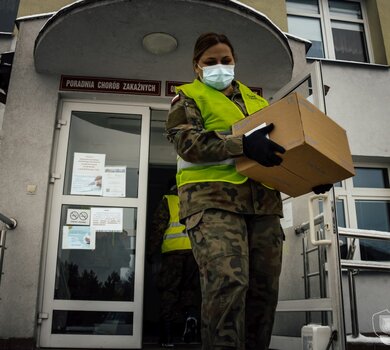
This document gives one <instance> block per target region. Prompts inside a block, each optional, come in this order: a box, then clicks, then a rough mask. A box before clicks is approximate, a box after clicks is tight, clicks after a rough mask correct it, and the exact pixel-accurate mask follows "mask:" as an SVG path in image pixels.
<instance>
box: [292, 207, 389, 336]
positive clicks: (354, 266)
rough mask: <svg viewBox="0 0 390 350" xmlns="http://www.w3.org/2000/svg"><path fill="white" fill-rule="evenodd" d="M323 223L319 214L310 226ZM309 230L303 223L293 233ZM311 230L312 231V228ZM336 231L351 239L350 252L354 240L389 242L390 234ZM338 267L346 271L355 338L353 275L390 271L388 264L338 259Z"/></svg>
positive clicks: (305, 275) (355, 317) (355, 311)
mask: <svg viewBox="0 0 390 350" xmlns="http://www.w3.org/2000/svg"><path fill="white" fill-rule="evenodd" d="M323 222H324V215H323V214H322V213H321V214H319V215H317V216H315V217H314V220H313V221H312V225H313V226H316V225H320V224H322V223H323ZM310 228H311V223H310V221H308V222H304V223H302V224H301V225H299V226H297V227H296V228H295V233H296V234H297V235H299V234H301V233H304V232H305V231H308V230H310ZM311 229H312V230H313V228H311ZM337 231H338V234H339V235H340V236H344V237H348V238H353V240H352V246H351V249H352V251H353V250H354V248H355V246H354V245H355V239H356V238H360V239H375V240H390V232H384V231H375V230H362V229H353V228H344V227H338V228H337ZM313 250H314V249H313ZM352 256H353V254H352ZM304 260H305V259H304ZM304 265H305V261H304ZM340 266H341V268H345V269H347V270H348V287H349V296H350V304H351V323H352V325H351V326H352V337H353V338H357V337H358V336H359V322H358V312H357V299H356V285H355V275H356V274H357V271H359V270H367V271H390V263H388V262H378V261H363V260H350V259H340ZM304 270H305V266H304ZM308 275H309V274H308V273H307V272H306V273H304V277H305V278H306V279H307V278H308V277H309V276H308ZM305 289H306V288H305Z"/></svg>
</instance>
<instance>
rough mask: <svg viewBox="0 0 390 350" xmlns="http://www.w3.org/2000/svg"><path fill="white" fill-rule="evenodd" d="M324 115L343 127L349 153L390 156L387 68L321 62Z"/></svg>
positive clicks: (389, 77) (388, 76)
mask: <svg viewBox="0 0 390 350" xmlns="http://www.w3.org/2000/svg"><path fill="white" fill-rule="evenodd" d="M323 80H324V84H325V85H328V86H330V90H329V93H328V95H327V96H326V106H327V114H328V115H329V116H330V117H331V118H332V119H334V120H335V121H336V122H338V123H339V124H340V125H341V126H342V127H343V128H344V129H346V130H347V135H348V139H349V144H350V148H351V152H352V154H353V156H375V157H390V142H389V133H390V119H389V111H390V99H389V96H390V71H389V68H386V67H378V66H370V65H363V64H352V63H338V64H335V63H330V62H323Z"/></svg>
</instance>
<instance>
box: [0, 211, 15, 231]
mask: <svg viewBox="0 0 390 350" xmlns="http://www.w3.org/2000/svg"><path fill="white" fill-rule="evenodd" d="M0 221H2V222H4V223H5V225H6V226H7V228H8V229H9V230H13V229H14V228H15V227H16V226H17V224H18V223H17V221H16V220H15V219H13V218H9V217H7V216H5V215H3V214H1V213H0Z"/></svg>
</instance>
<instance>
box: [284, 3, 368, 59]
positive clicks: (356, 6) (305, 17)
mask: <svg viewBox="0 0 390 350" xmlns="http://www.w3.org/2000/svg"><path fill="white" fill-rule="evenodd" d="M286 5H287V20H288V30H289V33H291V34H294V35H297V36H300V37H302V38H304V39H307V40H310V41H311V42H312V46H311V48H310V49H309V51H308V53H307V56H308V57H315V58H330V59H337V60H346V61H355V62H369V54H368V43H367V38H368V35H367V33H366V31H367V24H366V19H365V17H366V16H365V15H364V2H363V0H354V1H353V0H287V1H286Z"/></svg>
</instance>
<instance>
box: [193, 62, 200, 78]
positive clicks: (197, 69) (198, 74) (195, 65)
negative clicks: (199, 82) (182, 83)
mask: <svg viewBox="0 0 390 350" xmlns="http://www.w3.org/2000/svg"><path fill="white" fill-rule="evenodd" d="M194 72H195V74H196V76H198V77H200V76H202V70H201V69H200V68H199V66H198V63H196V62H194Z"/></svg>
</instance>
